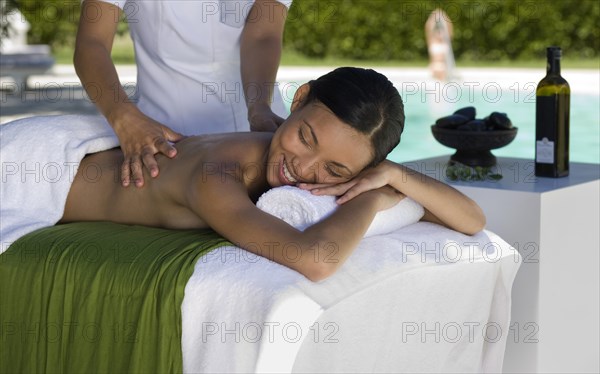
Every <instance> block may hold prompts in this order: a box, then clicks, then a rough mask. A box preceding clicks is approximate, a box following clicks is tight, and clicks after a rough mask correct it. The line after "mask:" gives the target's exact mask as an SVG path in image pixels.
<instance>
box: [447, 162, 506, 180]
mask: <svg viewBox="0 0 600 374" xmlns="http://www.w3.org/2000/svg"><path fill="white" fill-rule="evenodd" d="M493 169H494V168H493V167H484V166H475V167H473V166H468V165H464V164H461V163H458V162H454V161H452V162H450V163H449V164H448V168H447V169H446V177H447V178H448V179H449V180H451V181H458V180H460V181H465V182H474V181H485V180H494V181H497V180H500V179H502V175H501V174H498V173H496V172H495V171H494V170H493Z"/></svg>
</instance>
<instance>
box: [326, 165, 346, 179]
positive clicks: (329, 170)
mask: <svg viewBox="0 0 600 374" xmlns="http://www.w3.org/2000/svg"><path fill="white" fill-rule="evenodd" d="M325 170H326V171H327V172H328V173H329V175H331V176H332V177H335V178H342V176H341V175H339V174H338V173H336V172H335V171H333V169H332V168H331V167H330V166H325Z"/></svg>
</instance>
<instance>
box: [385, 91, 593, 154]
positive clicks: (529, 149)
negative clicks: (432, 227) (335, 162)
mask: <svg viewBox="0 0 600 374" xmlns="http://www.w3.org/2000/svg"><path fill="white" fill-rule="evenodd" d="M396 87H397V88H398V90H399V91H400V93H401V94H402V97H403V99H404V103H405V115H406V122H405V128H404V133H403V134H402V139H401V141H400V145H398V147H396V149H394V151H392V153H391V154H390V155H389V157H388V158H389V159H390V160H392V161H396V162H406V161H410V160H416V159H421V158H428V157H435V156H440V155H449V154H452V153H454V151H455V150H454V149H452V148H448V147H446V146H443V145H441V144H439V143H438V142H437V141H436V140H435V139H434V138H433V135H432V134H431V125H432V124H434V123H435V120H436V119H437V118H439V117H442V116H446V115H449V114H452V112H454V111H455V110H456V109H459V108H461V107H465V106H474V107H475V108H476V109H477V118H483V117H485V116H487V115H489V114H490V113H491V112H494V111H496V112H504V113H506V114H507V115H508V117H509V118H510V119H511V121H512V123H513V126H515V127H518V133H517V136H516V138H515V140H513V141H512V142H511V143H510V144H509V145H507V146H505V147H503V148H499V149H496V150H493V151H492V153H493V154H494V155H496V156H505V157H518V158H524V159H530V160H533V159H534V144H535V94H534V90H535V86H534V85H531V86H530V87H526V88H529V90H522V91H513V90H502V91H499V90H498V88H496V87H489V89H488V90H486V91H481V90H472V91H471V92H465V90H464V88H463V89H462V90H458V89H454V92H452V89H453V88H452V87H450V88H448V89H447V90H446V91H447V92H446V94H443V92H444V90H440V91H441V93H440V94H437V97H436V93H434V91H433V90H431V91H427V90H425V91H414V90H412V89H411V87H404V88H403V87H402V85H398V84H396ZM459 91H460V92H459ZM457 92H459V93H457ZM569 152H570V161H572V162H588V163H600V97H599V96H596V95H586V94H573V95H571V110H570V150H569Z"/></svg>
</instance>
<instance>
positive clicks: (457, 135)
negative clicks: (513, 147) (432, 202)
mask: <svg viewBox="0 0 600 374" xmlns="http://www.w3.org/2000/svg"><path fill="white" fill-rule="evenodd" d="M431 132H432V133H433V137H434V138H435V139H436V140H437V141H438V142H440V143H441V144H443V145H445V146H446V147H450V148H454V149H456V153H454V154H453V155H452V156H451V157H450V160H451V161H455V162H460V163H461V164H464V165H468V166H473V167H475V166H483V167H489V166H494V165H496V156H494V155H493V154H492V152H490V150H492V149H497V148H501V147H504V146H505V145H507V144H509V143H510V142H512V141H513V139H514V138H515V136H517V128H516V127H511V128H509V129H505V130H486V131H473V130H459V129H447V128H442V127H440V126H437V125H433V126H431Z"/></svg>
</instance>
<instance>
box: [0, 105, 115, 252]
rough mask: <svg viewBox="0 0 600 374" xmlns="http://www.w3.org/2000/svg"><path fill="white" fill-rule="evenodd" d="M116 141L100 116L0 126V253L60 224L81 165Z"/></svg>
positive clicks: (32, 120)
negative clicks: (22, 237) (85, 157)
mask: <svg viewBox="0 0 600 374" xmlns="http://www.w3.org/2000/svg"><path fill="white" fill-rule="evenodd" d="M118 145H119V141H118V139H117V137H116V135H115V134H114V132H113V130H112V128H111V127H110V126H109V124H108V122H106V120H105V119H104V118H103V117H100V116H82V115H66V116H43V117H31V118H24V119H21V120H17V121H13V122H10V123H7V124H5V125H2V126H0V160H1V162H2V169H1V171H0V177H1V182H2V183H1V184H0V186H1V187H0V201H1V204H2V206H1V207H0V222H1V224H0V240H1V241H2V246H0V254H1V253H3V252H4V251H6V250H7V249H8V247H9V245H10V244H11V243H13V242H14V241H16V240H17V239H18V238H20V237H21V236H23V235H25V234H28V233H30V232H32V231H35V230H37V229H39V228H42V227H47V226H52V225H54V224H55V223H56V222H58V221H59V220H60V218H61V217H62V215H63V212H64V209H65V203H66V201H67V195H68V193H69V189H70V188H71V183H72V182H73V179H74V178H75V174H77V170H78V168H79V163H80V162H81V160H82V159H83V157H84V156H85V155H86V154H88V153H94V152H99V151H103V150H107V149H110V148H114V147H116V146H118Z"/></svg>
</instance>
